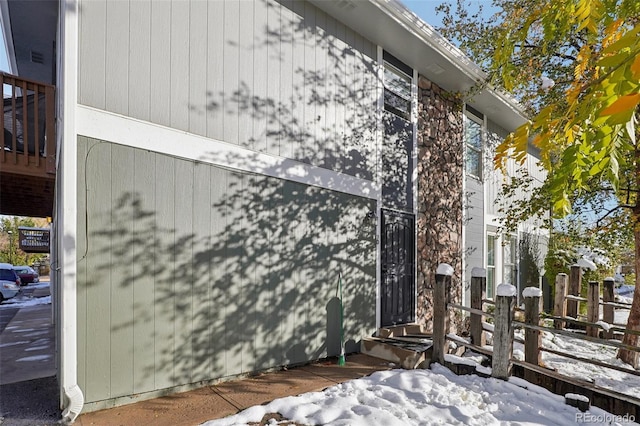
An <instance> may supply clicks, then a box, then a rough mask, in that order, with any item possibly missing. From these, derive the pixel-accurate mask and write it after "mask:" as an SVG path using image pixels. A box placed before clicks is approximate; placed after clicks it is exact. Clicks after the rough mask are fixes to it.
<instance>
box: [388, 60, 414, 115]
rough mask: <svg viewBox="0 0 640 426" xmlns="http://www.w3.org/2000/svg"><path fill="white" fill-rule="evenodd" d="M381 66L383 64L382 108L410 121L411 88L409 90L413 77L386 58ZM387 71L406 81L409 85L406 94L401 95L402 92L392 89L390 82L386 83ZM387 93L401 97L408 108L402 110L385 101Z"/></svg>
mask: <svg viewBox="0 0 640 426" xmlns="http://www.w3.org/2000/svg"><path fill="white" fill-rule="evenodd" d="M382 66H383V73H382V74H383V76H384V77H383V82H382V83H383V84H382V85H383V88H384V94H383V103H384V110H385V111H388V112H391V113H392V114H395V115H397V116H398V117H400V118H402V119H404V120H407V121H411V113H412V112H413V100H412V90H411V88H412V86H413V77H412V76H411V75H408V74H407V73H406V72H404V71H403V70H401V69H400V68H399V67H397V66H396V65H394V64H393V63H392V62H389V61H388V60H386V59H384V60H383V61H382ZM387 72H390V73H392V74H394V75H396V76H397V77H398V78H399V79H402V80H404V81H406V82H407V83H408V84H407V85H408V87H409V92H408V94H407V95H403V94H402V93H399V92H398V91H397V90H394V88H393V87H392V86H391V84H388V80H387V77H386V76H387ZM387 93H390V94H391V95H392V96H394V97H396V98H398V99H401V100H402V101H405V102H406V103H407V106H408V110H407V111H403V110H402V109H399V108H397V107H396V106H395V105H392V104H391V103H387Z"/></svg>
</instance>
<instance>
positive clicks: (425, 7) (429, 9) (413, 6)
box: [401, 0, 491, 28]
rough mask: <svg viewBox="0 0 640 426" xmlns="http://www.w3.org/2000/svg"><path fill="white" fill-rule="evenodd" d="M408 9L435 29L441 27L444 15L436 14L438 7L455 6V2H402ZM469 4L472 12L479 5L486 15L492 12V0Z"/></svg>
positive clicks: (479, 0) (420, 0) (413, 0)
mask: <svg viewBox="0 0 640 426" xmlns="http://www.w3.org/2000/svg"><path fill="white" fill-rule="evenodd" d="M401 1H402V3H404V5H405V6H407V8H408V9H410V10H411V11H413V12H414V13H415V14H416V15H418V16H419V17H420V18H422V20H423V21H425V22H426V23H428V24H431V25H432V26H433V27H436V28H437V27H439V26H441V25H442V15H438V14H436V7H437V6H438V5H440V4H442V3H449V4H451V5H452V6H455V1H446V0H401ZM466 3H467V4H469V5H470V8H471V10H472V11H475V10H477V7H478V5H480V4H482V5H483V6H484V9H485V12H484V13H485V14H486V13H489V12H490V10H491V0H467V1H466Z"/></svg>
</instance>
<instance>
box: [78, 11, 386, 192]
mask: <svg viewBox="0 0 640 426" xmlns="http://www.w3.org/2000/svg"><path fill="white" fill-rule="evenodd" d="M80 6H81V7H80V8H79V13H80V17H79V21H80V24H79V39H80V40H81V43H80V48H79V83H78V84H79V89H78V102H79V103H80V104H82V105H86V106H90V107H94V108H97V109H100V110H105V111H110V112H113V113H117V114H121V115H124V116H128V117H133V118H136V119H140V120H144V121H149V122H152V123H156V124H160V125H164V126H167V127H171V128H175V129H180V130H183V131H186V132H190V133H193V134H197V135H201V136H206V137H209V138H212V139H215V140H220V141H224V142H228V143H231V144H236V145H239V146H242V147H245V148H248V149H251V150H255V151H258V152H264V153H269V154H273V155H278V156H282V157H286V158H291V159H295V160H299V161H301V162H304V163H309V164H313V165H315V166H319V167H323V168H327V169H330V170H334V171H338V172H343V173H347V174H350V175H352V176H357V177H360V178H363V179H369V180H372V179H373V176H374V174H375V166H376V163H375V159H376V156H377V152H376V141H375V131H376V108H375V107H376V103H377V99H378V96H379V89H378V86H379V85H378V79H377V71H376V63H377V47H376V45H374V44H373V43H371V42H370V41H368V40H366V39H364V38H363V37H362V36H360V35H358V34H357V33H356V32H354V31H353V30H352V29H350V28H348V27H346V26H345V25H343V24H341V23H340V22H339V21H337V20H336V19H335V18H333V17H331V16H328V15H327V14H326V13H324V12H323V11H321V10H319V9H317V8H316V7H315V6H313V5H312V4H310V3H308V2H302V1H287V0H284V1H276V0H256V1H237V0H217V1H199V0H187V1H185V0H172V1H149V0H136V1H117V2H114V1H106V0H91V1H82V2H81V5H80Z"/></svg>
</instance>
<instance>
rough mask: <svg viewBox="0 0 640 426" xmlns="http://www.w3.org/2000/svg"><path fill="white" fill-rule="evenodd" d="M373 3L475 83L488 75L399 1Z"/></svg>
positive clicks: (373, 1) (389, 0)
mask: <svg viewBox="0 0 640 426" xmlns="http://www.w3.org/2000/svg"><path fill="white" fill-rule="evenodd" d="M371 2H372V3H373V4H374V5H376V6H377V7H378V8H380V9H381V10H382V11H384V12H385V13H386V14H387V15H389V16H391V17H392V18H393V19H394V20H395V21H396V22H397V23H398V24H400V25H401V26H403V27H404V28H405V29H406V30H407V31H409V32H410V33H411V34H413V35H414V36H415V37H417V38H419V39H420V40H421V41H422V42H423V43H424V44H425V45H427V46H429V47H430V48H432V49H433V50H435V51H436V52H438V53H439V54H440V55H441V56H442V57H444V58H446V59H447V61H448V62H450V63H451V64H453V65H455V66H456V68H458V69H459V70H460V71H462V73H463V74H465V75H466V76H467V77H469V78H471V79H472V80H473V81H474V82H479V81H482V80H484V79H485V78H486V77H487V75H486V73H485V72H484V71H482V69H481V68H480V67H479V66H478V65H476V64H475V63H474V62H473V61H472V60H471V59H469V57H468V56H467V55H465V54H464V52H463V51H462V50H460V49H458V48H457V47H456V46H455V45H454V44H453V43H451V42H450V41H449V40H447V39H446V38H445V37H443V36H442V34H440V33H439V32H438V31H436V30H435V28H433V27H432V26H431V25H429V24H427V23H426V22H424V21H423V20H422V19H421V18H420V17H418V15H416V14H415V13H413V12H412V11H411V10H409V9H407V7H406V6H405V5H404V4H403V3H402V2H400V1H398V0H371Z"/></svg>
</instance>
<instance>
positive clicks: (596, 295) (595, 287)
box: [587, 281, 600, 337]
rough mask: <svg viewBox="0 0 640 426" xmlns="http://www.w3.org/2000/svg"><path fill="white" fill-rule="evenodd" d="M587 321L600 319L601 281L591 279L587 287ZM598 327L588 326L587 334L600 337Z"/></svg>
mask: <svg viewBox="0 0 640 426" xmlns="http://www.w3.org/2000/svg"><path fill="white" fill-rule="evenodd" d="M587 321H588V322H592V323H596V322H598V321H600V282H599V281H589V288H588V289H587ZM598 331H599V328H598V327H592V326H587V336H591V337H598Z"/></svg>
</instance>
